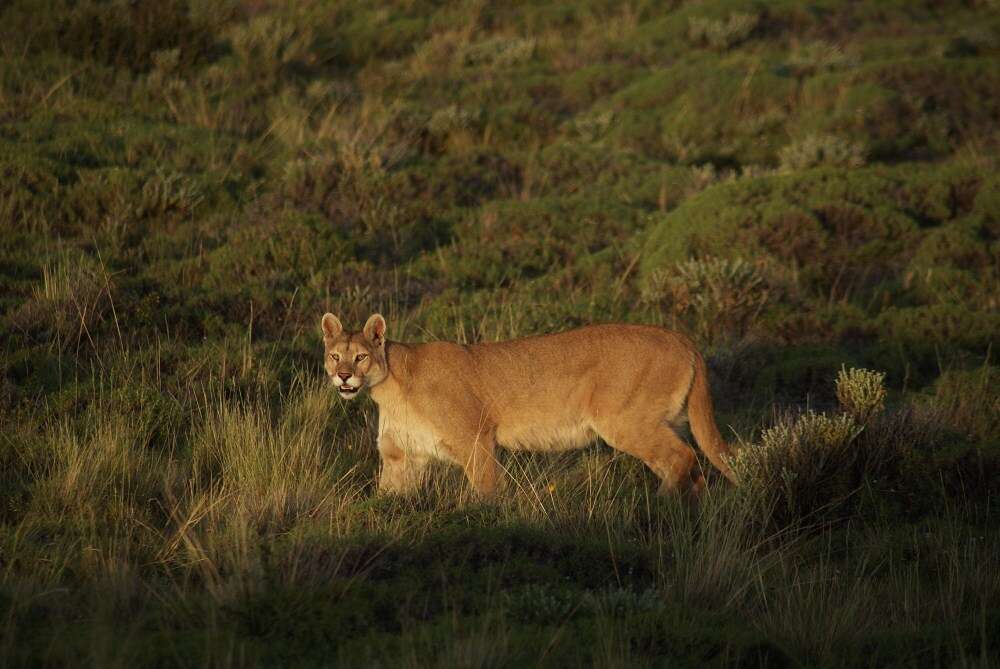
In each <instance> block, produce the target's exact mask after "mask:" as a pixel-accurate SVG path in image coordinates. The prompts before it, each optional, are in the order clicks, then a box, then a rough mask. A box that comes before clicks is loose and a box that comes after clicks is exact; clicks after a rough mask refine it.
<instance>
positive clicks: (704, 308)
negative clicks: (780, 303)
mask: <svg viewBox="0 0 1000 669" xmlns="http://www.w3.org/2000/svg"><path fill="white" fill-rule="evenodd" d="M642 296H643V298H644V299H645V300H646V301H647V302H652V303H660V304H662V305H664V306H665V307H667V308H668V309H669V310H671V311H672V312H673V313H674V315H675V316H682V315H689V316H690V318H691V320H692V325H693V327H694V329H695V332H696V334H697V335H698V336H699V337H700V338H702V339H705V340H707V341H715V340H716V339H718V338H719V337H720V336H723V335H728V336H736V337H739V336H742V335H743V334H745V332H746V331H747V329H748V328H749V326H750V324H751V323H752V321H753V319H754V317H755V316H756V315H757V314H758V313H759V312H760V310H761V308H762V307H763V306H764V305H765V304H766V303H767V301H768V299H769V297H770V288H769V286H768V282H767V281H766V280H765V276H764V274H763V272H762V271H761V269H760V268H759V267H757V266H756V265H753V264H751V263H749V262H747V261H745V260H742V259H736V260H727V259H724V258H703V259H700V260H688V261H686V262H680V263H677V264H676V265H674V266H673V267H671V268H669V269H661V270H657V271H655V272H653V274H652V275H651V276H650V279H649V281H648V282H647V283H646V285H645V286H644V288H643V291H642Z"/></svg>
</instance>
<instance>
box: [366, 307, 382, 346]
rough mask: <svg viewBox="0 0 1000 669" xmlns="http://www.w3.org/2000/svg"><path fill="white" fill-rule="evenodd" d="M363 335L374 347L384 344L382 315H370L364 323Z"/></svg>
mask: <svg viewBox="0 0 1000 669" xmlns="http://www.w3.org/2000/svg"><path fill="white" fill-rule="evenodd" d="M364 334H365V336H366V337H368V339H369V340H371V342H372V343H373V344H375V345H376V346H381V345H382V344H384V343H385V319H384V318H382V314H372V315H371V318H369V319H368V322H367V323H365V329H364Z"/></svg>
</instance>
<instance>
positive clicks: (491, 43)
mask: <svg viewBox="0 0 1000 669" xmlns="http://www.w3.org/2000/svg"><path fill="white" fill-rule="evenodd" d="M534 54H535V40H534V39H533V38H520V37H501V36H496V37H489V38H487V39H485V40H482V41H479V42H474V43H472V44H468V45H466V46H465V48H464V49H462V62H463V63H464V64H466V65H484V64H485V65H499V66H501V67H503V66H507V65H514V64H516V63H521V62H524V61H526V60H530V59H531V57H532V56H533V55H534Z"/></svg>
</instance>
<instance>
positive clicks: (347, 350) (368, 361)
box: [321, 314, 388, 400]
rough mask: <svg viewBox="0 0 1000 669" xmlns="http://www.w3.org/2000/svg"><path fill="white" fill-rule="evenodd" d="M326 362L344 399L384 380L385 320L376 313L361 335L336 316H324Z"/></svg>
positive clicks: (352, 396)
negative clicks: (345, 327)
mask: <svg viewBox="0 0 1000 669" xmlns="http://www.w3.org/2000/svg"><path fill="white" fill-rule="evenodd" d="M321 326H322V328H323V347H324V349H325V351H324V354H323V355H324V361H323V366H324V367H326V373H327V376H329V377H330V380H331V381H332V382H333V385H334V387H336V389H337V393H338V394H339V395H340V396H341V397H343V398H344V399H347V400H350V399H354V398H355V397H357V395H358V393H359V392H360V391H361V389H362V388H364V387H365V386H369V387H370V386H373V385H375V384H376V383H378V382H379V381H381V380H382V379H384V378H385V376H386V374H387V373H388V368H387V366H386V361H385V319H384V318H382V316H381V315H380V314H374V315H373V316H372V317H371V318H369V319H368V322H367V323H365V327H364V329H363V330H361V332H348V331H347V330H345V329H344V326H343V325H341V324H340V319H339V318H337V317H336V316H334V315H333V314H324V315H323V320H322V321H321Z"/></svg>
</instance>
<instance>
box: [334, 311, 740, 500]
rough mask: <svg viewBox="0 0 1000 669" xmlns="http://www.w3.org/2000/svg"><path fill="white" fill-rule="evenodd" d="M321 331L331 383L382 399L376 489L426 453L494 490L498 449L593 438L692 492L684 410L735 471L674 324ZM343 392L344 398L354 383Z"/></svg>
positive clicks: (482, 490) (694, 361) (374, 325)
mask: <svg viewBox="0 0 1000 669" xmlns="http://www.w3.org/2000/svg"><path fill="white" fill-rule="evenodd" d="M322 328H323V339H324V345H325V349H326V352H325V356H326V363H325V364H326V370H327V374H329V375H330V378H331V379H332V380H333V382H334V384H335V385H338V386H341V385H343V386H346V387H347V388H348V389H353V388H357V389H358V390H360V389H361V388H364V387H367V388H369V389H370V391H371V394H372V398H373V399H374V400H375V402H376V404H378V407H379V426H378V449H379V453H380V454H381V456H382V472H381V475H380V478H379V490H382V491H392V492H401V493H406V492H411V491H413V490H414V489H415V488H417V487H418V486H419V484H420V482H421V480H422V478H423V472H424V468H425V466H426V464H427V463H428V461H429V460H431V459H441V460H446V461H450V462H453V463H455V464H457V465H459V466H461V467H463V468H464V469H465V473H466V476H467V477H468V479H469V482H470V484H471V485H472V487H473V489H474V490H475V491H476V492H477V493H479V494H480V495H483V496H491V495H492V494H493V492H494V490H495V487H496V477H497V473H496V469H497V466H496V459H495V449H496V447H497V446H502V447H504V448H509V449H525V450H556V449H566V448H577V447H581V446H584V445H586V444H588V443H591V442H593V441H594V440H595V439H596V438H597V437H600V438H602V439H604V440H605V441H606V442H607V443H608V444H610V445H611V446H612V447H613V448H616V449H618V450H620V451H623V452H625V453H629V454H630V455H633V456H635V457H637V458H639V459H640V460H642V461H643V462H645V463H646V464H647V465H648V466H649V467H650V469H652V470H653V471H654V472H655V473H656V474H657V475H658V476H659V477H660V478H661V480H662V481H663V484H662V486H661V491H678V492H689V493H691V494H694V495H697V494H698V493H700V492H701V490H702V489H703V488H704V485H705V481H704V478H703V477H702V475H701V473H700V471H699V470H698V469H697V459H696V458H695V455H694V452H693V451H692V450H691V447H690V446H688V445H687V444H686V443H685V442H684V441H683V440H682V439H681V438H680V437H679V436H678V435H677V433H676V432H675V431H674V426H675V425H678V424H680V423H681V422H683V420H684V418H685V413H686V416H687V419H688V420H689V421H690V424H691V431H692V433H693V434H694V437H695V439H696V440H697V442H698V444H699V446H700V447H701V449H702V451H703V452H704V453H705V454H706V455H707V456H708V458H709V460H711V461H712V463H713V464H714V465H715V466H716V467H718V468H719V469H720V470H721V471H722V473H723V474H724V475H725V476H726V477H727V478H729V479H730V480H732V479H733V473H732V470H731V469H730V468H729V465H728V464H727V462H726V459H727V457H728V456H729V448H728V447H727V446H726V444H725V442H724V441H723V440H722V436H721V435H720V434H719V430H718V428H717V427H716V425H715V417H714V412H713V410H712V399H711V396H710V395H709V388H708V379H707V378H706V367H705V361H704V360H703V359H702V357H701V355H700V354H699V353H698V351H697V350H695V348H694V345H693V344H692V343H691V341H690V340H689V339H687V338H686V337H684V336H683V335H681V334H679V333H677V332H672V331H670V330H665V329H663V328H658V327H652V326H645V325H625V324H611V325H592V326H587V327H582V328H578V329H576V330H570V331H567V332H562V333H559V334H552V335H543V336H537V337H527V338H524V339H516V340H513V341H508V342H501V343H492V344H475V345H470V346H462V345H459V344H452V343H447V342H430V343H426V344H401V343H396V342H389V341H387V340H386V339H385V332H386V324H385V320H384V319H383V318H382V317H381V316H380V315H378V314H375V315H374V316H372V317H371V318H369V319H368V323H367V324H366V325H365V327H364V329H363V330H362V332H360V333H351V332H346V331H344V330H343V328H342V326H341V325H340V321H339V320H337V318H336V317H335V316H333V315H332V314H326V315H325V316H324V317H323V321H322ZM358 356H361V358H360V359H359V357H358ZM335 358H339V359H335ZM339 392H340V394H341V396H342V397H344V398H345V399H350V398H352V397H355V396H356V395H357V392H358V391H353V392H351V391H350V390H340V391H339Z"/></svg>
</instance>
